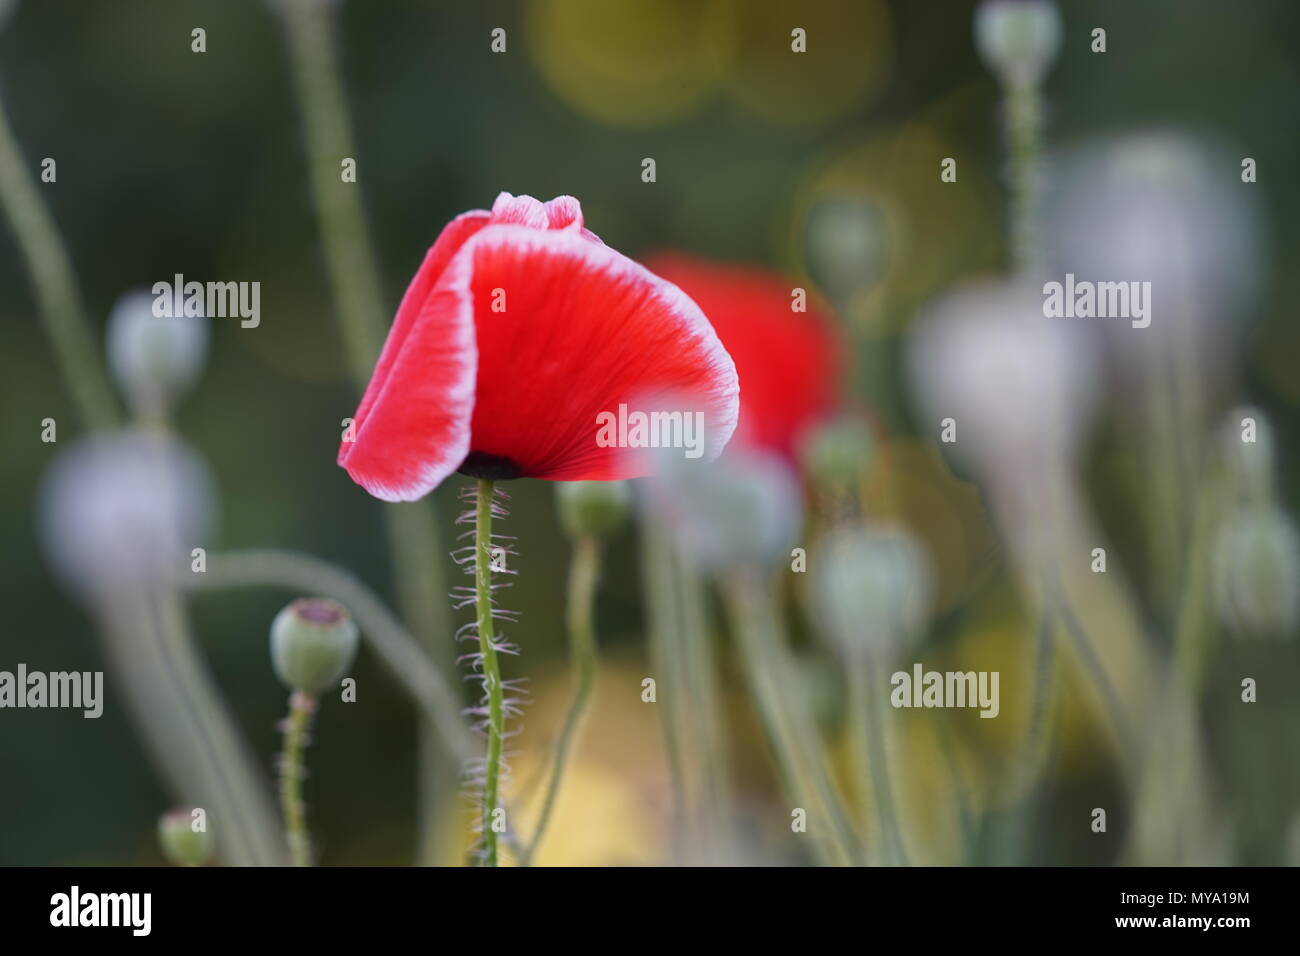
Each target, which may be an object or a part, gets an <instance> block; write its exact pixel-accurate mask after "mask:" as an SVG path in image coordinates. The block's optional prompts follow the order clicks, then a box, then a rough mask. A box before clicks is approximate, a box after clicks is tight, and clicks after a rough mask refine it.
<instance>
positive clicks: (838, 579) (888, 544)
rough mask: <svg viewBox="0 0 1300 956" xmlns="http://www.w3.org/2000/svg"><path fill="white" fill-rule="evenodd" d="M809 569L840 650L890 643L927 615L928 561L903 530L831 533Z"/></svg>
mask: <svg viewBox="0 0 1300 956" xmlns="http://www.w3.org/2000/svg"><path fill="white" fill-rule="evenodd" d="M809 567H810V574H811V575H812V576H813V581H814V588H815V596H816V599H817V603H818V608H819V613H820V615H821V618H822V621H823V623H824V626H825V627H826V629H827V630H828V632H829V633H830V636H831V637H832V639H834V640H835V641H836V642H837V643H839V645H840V646H841V648H842V649H843V650H844V651H845V652H846V653H857V652H858V651H860V650H862V649H864V648H866V649H871V650H877V651H879V650H886V649H889V648H891V647H894V646H896V645H897V644H898V643H900V642H902V641H903V640H905V639H906V638H908V637H910V636H911V635H912V634H914V633H915V632H916V631H917V630H918V629H919V628H920V627H921V626H922V625H923V624H924V623H925V620H926V618H927V616H928V615H929V613H930V607H931V580H930V578H931V574H930V561H929V559H928V558H927V556H926V553H925V550H924V548H923V547H922V546H921V545H920V544H919V543H918V542H917V540H916V538H915V537H914V536H913V535H912V534H911V532H909V531H907V530H906V529H905V528H902V527H899V526H895V525H859V526H856V527H843V528H840V529H837V530H835V531H832V532H831V533H830V534H828V535H827V536H826V537H825V538H823V539H822V541H821V543H820V545H819V547H818V549H817V552H816V553H815V554H814V556H813V560H812V561H811V562H810V565H809Z"/></svg>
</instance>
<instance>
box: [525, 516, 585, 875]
mask: <svg viewBox="0 0 1300 956" xmlns="http://www.w3.org/2000/svg"><path fill="white" fill-rule="evenodd" d="M600 554H601V547H600V542H599V541H598V540H596V539H595V538H588V537H584V538H579V539H578V540H577V541H576V542H574V546H573V560H572V563H571V564H570V566H569V594H568V609H567V610H568V626H569V627H568V629H569V656H570V658H571V659H572V664H573V700H572V701H571V702H570V703H569V710H568V713H567V714H566V715H565V717H564V726H563V727H562V728H561V730H560V736H559V739H558V740H557V741H556V744H555V756H554V759H553V760H552V763H551V773H550V777H549V779H548V781H547V784H546V796H545V797H544V798H543V800H542V811H541V815H540V816H539V817H538V818H537V830H536V832H534V834H533V840H532V843H530V844H529V845H528V849H527V850H526V851H525V853H524V858H523V861H522V862H523V863H524V865H528V864H529V863H531V862H532V860H533V855H534V854H535V853H536V852H537V848H538V847H539V846H540V845H541V842H542V837H543V836H544V835H545V833H546V827H547V825H548V824H549V823H550V821H551V814H552V813H553V812H554V810H555V801H556V798H557V797H558V796H559V792H560V782H561V781H562V779H563V777H564V769H565V766H566V764H567V762H568V759H569V754H570V752H571V751H572V749H573V746H574V744H575V743H576V742H577V737H578V729H579V728H580V727H581V726H582V718H583V716H584V715H585V714H586V712H587V705H588V703H589V702H590V700H591V691H592V688H593V687H594V686H595V683H596V630H595V626H594V618H595V603H596V583H597V581H598V580H599V577H600Z"/></svg>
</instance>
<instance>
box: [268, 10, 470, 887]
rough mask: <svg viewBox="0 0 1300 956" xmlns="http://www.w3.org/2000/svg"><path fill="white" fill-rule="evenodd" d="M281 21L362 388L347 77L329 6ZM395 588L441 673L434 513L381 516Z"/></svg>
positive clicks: (429, 835) (432, 798)
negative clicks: (346, 176)
mask: <svg viewBox="0 0 1300 956" xmlns="http://www.w3.org/2000/svg"><path fill="white" fill-rule="evenodd" d="M280 6H281V8H282V9H283V11H284V17H285V28H286V33H287V35H288V41H289V49H290V56H291V59H292V66H293V75H294V82H295V86H296V88H297V92H298V98H299V101H300V103H301V108H302V114H303V126H304V132H305V135H306V142H307V153H308V165H309V169H310V176H311V184H312V194H313V197H314V201H315V205H316V211H317V215H318V217H319V218H320V227H321V240H322V243H323V244H324V247H325V259H326V266H327V269H328V272H329V280H330V286H331V289H332V291H333V296H334V301H335V303H336V308H337V311H338V317H339V323H340V326H341V328H342V332H343V340H344V345H345V347H346V351H347V359H348V365H349V368H350V369H351V372H352V377H353V379H354V381H356V383H357V384H358V386H359V387H364V386H365V384H366V382H367V380H368V379H369V377H370V373H371V370H372V369H373V367H374V363H375V359H376V357H377V356H378V355H379V349H380V345H381V343H382V341H383V336H384V322H383V314H384V308H383V297H382V293H381V285H380V281H379V274H378V269H377V268H376V266H375V257H374V254H373V252H372V250H371V248H370V241H369V238H368V237H369V233H368V230H367V229H366V221H365V215H364V213H363V211H362V208H361V199H360V195H361V194H360V192H359V189H360V186H359V185H358V184H357V183H355V182H351V183H348V182H343V179H342V175H341V173H342V165H341V164H342V162H343V160H344V159H345V158H352V159H356V152H355V150H354V148H353V142H352V131H351V127H350V123H349V121H348V111H347V103H346V101H345V98H344V94H343V80H342V73H341V71H340V69H339V63H338V53H337V50H336V49H335V43H334V24H333V20H332V16H333V13H332V9H331V8H332V4H328V3H324V2H321V0H280ZM384 517H385V521H386V524H387V528H388V536H389V541H390V543H391V546H392V553H393V573H394V575H395V577H396V579H397V591H398V595H399V598H398V605H399V607H400V608H401V611H402V616H403V617H404V618H405V619H406V621H407V624H408V626H409V627H410V628H411V629H412V630H413V631H414V632H415V634H416V635H417V636H418V637H419V639H420V640H421V642H422V643H423V644H424V646H425V647H426V648H427V650H428V653H429V654H430V656H431V657H432V658H433V659H434V660H435V661H438V662H440V663H442V664H444V665H446V664H448V663H449V662H450V660H451V657H452V651H451V646H452V645H451V640H450V633H451V628H450V622H449V619H448V616H447V609H446V607H445V606H444V605H443V603H442V602H441V600H440V598H441V595H443V594H444V593H445V578H444V576H443V566H442V548H441V545H440V543H439V538H438V530H437V526H436V525H435V523H434V521H433V516H432V514H431V513H430V511H429V506H428V505H427V504H418V505H412V504H389V505H386V506H385V508H384ZM435 737H436V731H434V729H433V728H431V727H430V726H429V725H427V724H422V726H421V728H420V750H419V764H420V768H419V774H420V782H419V793H420V831H421V833H420V860H421V862H423V863H425V864H433V863H436V862H438V861H439V859H440V858H441V856H442V847H441V846H440V845H439V841H438V838H437V837H438V833H439V821H440V819H441V817H442V811H443V810H444V809H446V808H448V807H449V806H451V805H453V804H454V801H455V796H456V786H457V778H458V773H457V768H456V767H455V766H454V761H453V760H452V759H451V755H450V754H448V753H446V752H445V751H443V750H442V749H441V748H440V747H439V746H438V744H437V743H436V740H435Z"/></svg>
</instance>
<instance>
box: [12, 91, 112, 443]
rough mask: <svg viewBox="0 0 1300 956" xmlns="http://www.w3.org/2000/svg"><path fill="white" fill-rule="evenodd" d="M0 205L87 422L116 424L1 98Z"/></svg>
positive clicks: (104, 379) (73, 290)
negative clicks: (6, 217)
mask: <svg viewBox="0 0 1300 956" xmlns="http://www.w3.org/2000/svg"><path fill="white" fill-rule="evenodd" d="M0 205H3V206H4V210H5V214H6V215H7V216H8V219H9V224H10V226H11V227H12V228H13V231H14V237H15V238H16V239H17V240H18V248H19V249H20V250H22V254H23V257H24V258H25V259H26V260H27V270H28V272H29V273H30V274H31V278H32V285H33V286H34V287H35V290H36V300H37V303H38V305H39V306H40V310H41V318H42V320H43V321H44V323H45V332H46V335H48V336H49V339H50V344H51V345H52V346H53V348H54V357H55V360H56V361H57V363H58V366H59V373H60V374H61V375H62V377H63V384H64V386H65V387H66V388H67V389H68V392H69V394H70V395H71V396H72V401H73V404H74V405H75V406H76V408H77V412H78V414H79V415H80V417H81V420H82V422H83V424H85V425H86V426H87V427H89V428H112V427H114V426H116V425H117V424H118V422H119V421H120V418H121V416H120V413H119V408H118V403H117V397H116V396H115V394H114V392H113V389H112V386H110V384H109V381H108V376H107V375H105V374H104V366H103V362H102V361H101V357H100V354H99V348H98V346H97V345H96V343H95V339H94V337H93V336H92V334H91V331H90V325H89V322H88V321H87V319H86V311H85V308H84V306H83V305H82V302H81V294H80V293H79V292H78V291H77V282H76V278H75V276H74V275H73V271H72V264H71V262H70V261H69V259H68V253H67V250H66V249H65V248H64V246H63V242H62V240H61V239H60V238H59V232H58V228H57V227H56V226H55V224H54V219H53V217H52V216H51V215H50V212H49V210H48V209H47V208H46V207H45V204H44V202H42V201H41V197H40V195H39V193H38V192H37V188H36V185H35V182H34V181H33V179H32V176H31V174H30V173H29V172H28V169H27V166H26V164H25V163H24V161H23V157H22V152H21V150H20V149H19V148H18V142H17V139H16V138H15V137H14V132H13V129H12V128H11V127H10V125H9V117H8V115H7V114H6V112H5V109H4V104H3V103H0Z"/></svg>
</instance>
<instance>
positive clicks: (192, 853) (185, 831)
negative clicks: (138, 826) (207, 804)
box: [158, 807, 213, 866]
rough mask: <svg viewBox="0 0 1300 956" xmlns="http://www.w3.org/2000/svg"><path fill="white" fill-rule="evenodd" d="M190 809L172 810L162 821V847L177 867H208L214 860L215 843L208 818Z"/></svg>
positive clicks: (160, 843) (159, 832)
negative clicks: (197, 815) (209, 828)
mask: <svg viewBox="0 0 1300 956" xmlns="http://www.w3.org/2000/svg"><path fill="white" fill-rule="evenodd" d="M195 813H196V811H195V810H194V809H192V808H190V807H177V808H176V809H175V810H168V811H167V812H166V813H164V814H163V815H162V816H161V817H159V818H158V843H159V845H160V846H161V847H162V851H163V856H165V857H166V858H167V861H168V862H169V863H171V864H172V865H173V866H205V865H207V863H208V862H210V861H211V859H212V849H213V840H212V834H211V833H210V832H209V831H208V825H207V814H206V813H204V812H203V811H202V810H199V811H197V813H198V814H201V816H200V817H196V816H195Z"/></svg>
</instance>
